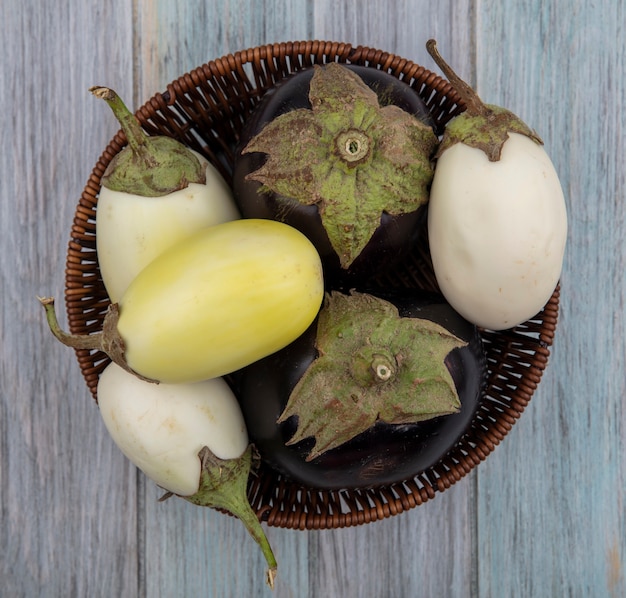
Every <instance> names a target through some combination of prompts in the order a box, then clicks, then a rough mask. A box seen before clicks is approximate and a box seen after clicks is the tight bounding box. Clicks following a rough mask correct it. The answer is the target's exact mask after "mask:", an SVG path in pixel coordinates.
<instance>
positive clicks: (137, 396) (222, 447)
mask: <svg viewBox="0 0 626 598" xmlns="http://www.w3.org/2000/svg"><path fill="white" fill-rule="evenodd" d="M98 405H99V407H100V414H101V415H102V419H103V421H104V424H105V426H106V428H107V430H108V431H109V434H110V435H111V437H112V438H113V440H114V441H115V444H117V446H118V447H119V448H120V450H121V451H122V453H124V455H126V457H127V458H128V459H130V460H131V461H132V462H133V463H134V464H135V465H136V466H137V467H138V468H139V469H141V471H143V472H144V473H145V474H146V475H147V476H148V477H149V478H150V479H152V480H153V481H154V482H156V483H157V484H158V485H159V486H161V487H162V488H164V489H165V490H169V491H170V492H173V493H174V494H178V495H180V496H190V495H192V494H195V493H196V492H197V491H198V487H199V484H200V459H199V458H198V453H199V452H200V450H201V449H202V448H203V447H205V446H206V447H208V448H209V449H210V450H211V452H212V453H213V454H214V455H215V456H216V457H218V458H220V459H236V458H238V457H241V455H242V454H243V453H244V451H245V450H246V448H247V446H248V434H247V432H246V425H245V422H244V419H243V416H242V414H241V409H240V408H239V403H238V402H237V399H236V397H235V395H234V394H233V392H232V390H231V389H230V387H229V386H228V384H227V383H226V382H225V380H224V379H223V378H212V379H210V380H206V381H203V382H197V383H195V384H152V383H149V382H145V381H144V380H140V379H139V378H138V377H137V376H134V375H133V374H130V373H129V372H127V371H125V370H124V369H123V368H121V367H120V366H118V365H116V364H115V363H111V364H109V365H108V366H107V367H106V368H105V370H104V371H103V372H102V374H101V375H100V379H99V381H98Z"/></svg>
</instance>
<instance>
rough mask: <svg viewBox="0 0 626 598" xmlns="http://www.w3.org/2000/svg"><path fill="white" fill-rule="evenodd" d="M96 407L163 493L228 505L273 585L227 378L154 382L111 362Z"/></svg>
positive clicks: (271, 560)
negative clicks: (260, 553) (264, 563)
mask: <svg viewBox="0 0 626 598" xmlns="http://www.w3.org/2000/svg"><path fill="white" fill-rule="evenodd" d="M98 405H99V407H100V413H101V415H102V419H103V421H104V424H105V426H106V428H107V430H108V431H109V433H110V435H111V437H112V438H113V440H114V441H115V443H116V444H117V446H118V447H119V448H120V450H121V451H122V453H124V455H125V456H126V457H127V458H128V459H129V460H130V461H131V462H132V463H133V464H134V465H136V466H137V467H138V468H139V469H141V470H142V471H143V472H144V473H145V474H146V475H147V476H148V477H149V478H151V479H152V480H153V481H155V482H156V483H157V484H158V485H159V486H161V487H162V488H164V489H166V490H167V491H168V494H166V496H165V498H167V497H168V496H170V495H177V496H180V497H181V498H184V499H185V500H187V501H189V502H190V503H192V504H195V505H198V506H204V507H211V508H217V509H222V510H226V511H229V512H230V513H232V514H233V515H234V516H235V517H237V518H238V519H239V520H240V521H241V522H242V523H243V524H244V525H245V527H246V529H247V530H248V532H249V533H250V535H251V536H252V537H253V538H254V540H255V541H256V542H257V543H258V545H259V546H260V548H261V550H262V551H263V555H264V556H265V559H266V561H267V564H268V571H267V576H266V579H267V582H268V584H269V585H270V586H273V584H274V577H275V575H276V569H277V563H276V558H275V557H274V553H273V551H272V548H271V546H270V544H269V541H268V539H267V537H266V535H265V533H264V531H263V528H262V527H261V525H260V523H259V519H258V517H257V515H256V514H255V513H254V511H253V510H252V507H251V506H250V503H249V502H248V497H247V487H248V478H249V475H250V468H251V462H252V460H251V454H252V449H251V446H250V445H249V444H248V434H247V431H246V427H245V423H244V419H243V415H242V413H241V410H240V408H239V403H238V402H237V399H236V397H235V395H234V394H233V392H232V391H231V389H230V387H229V386H228V384H227V383H226V382H225V380H224V379H222V378H214V379H211V380H206V381H203V382H199V383H196V384H153V383H150V382H146V381H144V380H140V379H139V378H137V377H136V376H134V375H133V374H130V373H128V372H127V371H125V370H124V369H122V368H121V367H120V366H118V365H116V364H115V363H110V364H109V365H108V366H107V367H106V368H105V370H104V371H103V372H102V374H101V375H100V379H99V381H98Z"/></svg>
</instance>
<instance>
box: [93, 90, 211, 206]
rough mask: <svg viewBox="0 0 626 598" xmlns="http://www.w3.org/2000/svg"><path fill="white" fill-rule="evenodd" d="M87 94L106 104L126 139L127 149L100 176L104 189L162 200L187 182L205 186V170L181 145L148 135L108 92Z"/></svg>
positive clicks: (115, 95) (119, 100) (187, 183)
mask: <svg viewBox="0 0 626 598" xmlns="http://www.w3.org/2000/svg"><path fill="white" fill-rule="evenodd" d="M90 91H91V92H92V93H93V94H94V95H95V96H96V97H97V98H100V99H103V100H105V101H106V103H107V104H108V105H109V107H110V108H111V110H112V111H113V114H114V115H115V117H116V118H117V120H118V121H119V123H120V125H121V127H122V130H123V131H124V134H125V135H126V139H127V140H128V146H127V147H125V148H124V149H123V150H122V151H120V152H119V153H118V154H116V155H115V156H114V157H113V159H112V160H111V162H110V163H109V165H108V167H107V169H106V171H105V173H104V175H103V176H102V179H101V180H102V185H103V186H104V187H107V188H108V189H111V190H113V191H123V192H125V193H133V194H135V195H141V196H143V197H162V196H164V195H168V194H170V193H173V192H174V191H178V190H180V189H185V188H186V187H187V186H188V185H189V184H190V183H200V184H205V183H206V169H205V168H204V167H203V166H202V164H201V163H200V160H198V158H197V157H196V156H195V155H194V154H193V153H192V152H191V151H190V150H189V149H188V148H187V147H185V146H184V145H183V144H182V143H180V142H179V141H176V140H175V139H172V138H171V137H166V136H156V137H150V136H148V135H147V134H146V133H145V132H144V131H143V129H142V128H141V126H140V125H139V121H138V120H137V118H136V117H135V116H134V115H133V114H132V113H131V112H130V110H129V109H128V108H127V107H126V105H125V104H124V102H122V100H121V99H120V97H119V96H118V95H117V94H116V93H115V92H114V91H113V90H112V89H109V88H107V87H92V88H91V89H90Z"/></svg>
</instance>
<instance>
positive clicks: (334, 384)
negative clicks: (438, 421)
mask: <svg viewBox="0 0 626 598" xmlns="http://www.w3.org/2000/svg"><path fill="white" fill-rule="evenodd" d="M465 345H466V343H465V342H464V341H462V340H460V339H459V338H457V337H456V336H454V335H453V334H451V333H450V332H448V331H447V330H446V329H445V328H443V327H442V326H439V325H438V324H436V323H434V322H432V321H430V320H425V319H419V318H403V317H401V316H400V315H399V313H398V310H397V308H396V307H395V306H394V305H393V304H392V303H390V302H388V301H385V300H383V299H380V298H378V297H375V296H373V295H369V294H366V293H357V292H352V293H351V294H349V295H344V294H342V293H338V292H333V293H330V294H328V295H327V296H326V298H325V301H324V305H323V307H322V310H321V311H320V315H319V318H318V323H317V335H316V348H317V351H318V354H319V356H318V357H317V359H315V361H313V363H312V364H311V365H310V366H309V368H308V369H307V370H306V372H305V373H304V375H303V376H302V378H301V379H300V380H299V382H298V384H297V385H296V386H295V388H294V389H293V391H292V393H291V395H290V397H289V401H288V403H287V405H286V407H285V409H284V411H283V413H282V414H281V415H280V418H279V419H278V422H279V423H280V422H285V421H286V420H287V419H289V418H290V417H292V416H296V417H297V422H298V424H297V429H296V432H295V434H294V435H293V437H292V438H291V439H290V440H289V442H288V444H296V443H298V442H300V441H301V440H304V439H305V438H308V437H313V438H315V445H314V447H313V449H312V450H311V452H310V453H309V455H308V456H307V461H311V460H313V459H315V458H316V457H318V456H320V455H322V454H323V453H325V452H326V451H329V450H331V449H333V448H336V447H338V446H340V445H342V444H343V443H345V442H347V441H348V440H351V439H352V438H354V437H355V436H357V435H358V434H360V433H361V432H364V431H366V430H367V429H368V428H370V427H371V426H373V425H374V424H375V423H376V422H377V421H383V422H386V423H389V424H408V423H415V422H419V421H423V420H427V419H431V418H434V417H439V416H442V415H449V414H452V413H456V412H457V411H458V410H459V408H460V401H459V396H458V393H457V391H456V387H455V385H454V381H453V380H452V377H451V375H450V372H449V371H448V368H447V367H446V365H445V358H446V356H447V355H448V353H450V351H452V350H453V349H456V348H458V347H462V346H465ZM337 422H341V425H340V426H338V425H337Z"/></svg>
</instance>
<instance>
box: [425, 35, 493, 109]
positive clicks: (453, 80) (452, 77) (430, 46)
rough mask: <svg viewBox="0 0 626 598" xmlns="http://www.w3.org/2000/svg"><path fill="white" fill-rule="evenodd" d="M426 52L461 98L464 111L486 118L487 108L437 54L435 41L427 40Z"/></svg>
mask: <svg viewBox="0 0 626 598" xmlns="http://www.w3.org/2000/svg"><path fill="white" fill-rule="evenodd" d="M426 50H428V53H429V54H430V56H431V58H432V59H433V60H434V61H435V63H436V64H437V66H438V67H439V68H440V69H441V70H442V71H443V74H444V75H445V76H446V78H447V79H448V81H449V82H450V85H452V87H453V88H454V91H456V92H457V93H458V94H459V95H460V96H461V99H462V100H463V102H464V103H465V109H466V111H467V113H468V114H470V115H474V116H479V115H481V116H487V115H488V113H489V108H488V107H487V106H486V105H485V104H484V102H483V101H482V100H481V99H480V98H479V97H478V94H477V93H476V92H475V91H474V90H473V89H472V88H471V86H469V85H468V84H467V83H466V82H465V81H463V79H461V77H459V76H458V75H457V74H456V73H455V72H454V71H453V70H452V67H451V66H450V65H449V64H448V63H447V62H446V61H445V60H444V59H443V57H442V56H441V54H439V50H438V49H437V41H436V40H434V39H429V40H428V41H427V42H426Z"/></svg>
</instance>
